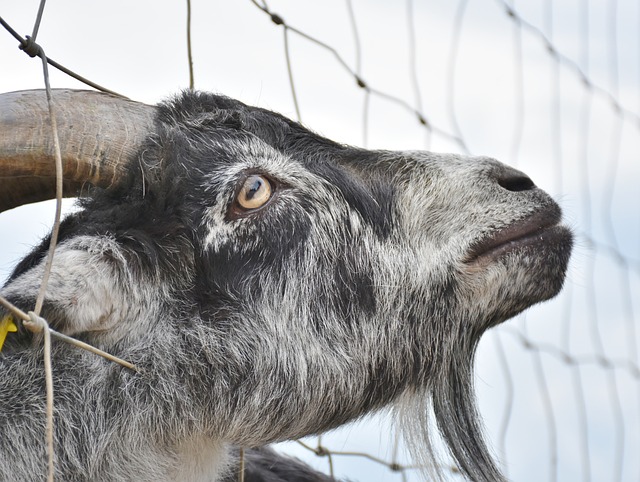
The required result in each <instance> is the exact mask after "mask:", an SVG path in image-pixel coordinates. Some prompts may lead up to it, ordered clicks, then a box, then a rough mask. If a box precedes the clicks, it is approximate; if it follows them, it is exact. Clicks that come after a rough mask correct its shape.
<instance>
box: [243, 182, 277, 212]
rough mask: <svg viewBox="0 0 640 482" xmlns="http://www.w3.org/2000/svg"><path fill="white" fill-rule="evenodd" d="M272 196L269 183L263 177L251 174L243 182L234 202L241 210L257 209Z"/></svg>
mask: <svg viewBox="0 0 640 482" xmlns="http://www.w3.org/2000/svg"><path fill="white" fill-rule="evenodd" d="M272 194H273V188H272V187H271V182H269V180H268V179H267V178H266V177H264V176H260V175H257V174H252V175H250V176H249V177H247V179H246V180H245V181H244V184H243V185H242V188H241V189H240V192H239V193H238V196H237V197H236V201H237V202H238V205H239V206H240V207H241V208H242V209H258V208H259V207H262V206H264V205H265V204H266V203H267V201H269V199H271V195H272Z"/></svg>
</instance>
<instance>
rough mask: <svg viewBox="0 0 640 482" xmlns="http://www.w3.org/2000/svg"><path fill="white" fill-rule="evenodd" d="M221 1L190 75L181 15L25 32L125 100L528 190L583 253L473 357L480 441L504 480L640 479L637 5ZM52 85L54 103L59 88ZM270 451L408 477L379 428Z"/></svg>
mask: <svg viewBox="0 0 640 482" xmlns="http://www.w3.org/2000/svg"><path fill="white" fill-rule="evenodd" d="M15 3H16V5H7V6H3V7H2V9H1V11H0V15H1V16H2V17H3V19H4V23H3V25H4V24H8V26H11V27H13V28H14V29H15V30H14V33H15V34H16V35H19V34H18V33H17V32H18V31H20V30H22V31H24V29H25V28H27V25H29V23H31V24H32V23H33V20H34V18H36V11H37V4H36V3H35V2H32V4H29V5H27V2H23V3H20V5H17V2H15ZM234 3H235V4H234V5H233V6H230V5H227V6H225V7H222V6H220V5H213V4H211V5H210V4H209V3H208V2H204V1H194V0H192V1H191V2H190V10H192V12H193V16H192V17H191V20H192V22H193V24H192V23H191V22H189V23H188V25H190V29H191V35H192V37H190V40H189V48H188V60H187V37H186V35H185V28H184V25H185V24H184V23H182V20H180V22H179V21H178V20H176V19H182V18H186V15H187V12H186V7H187V6H186V5H183V6H181V7H180V6H176V5H169V4H167V5H163V6H162V7H160V8H159V7H158V6H157V5H156V4H155V3H152V2H147V3H145V2H141V4H142V5H141V6H138V7H137V8H132V7H131V6H130V5H129V3H127V2H124V1H122V2H120V1H113V2H102V4H100V5H97V6H94V8H95V9H98V11H90V9H87V7H84V6H78V5H72V4H71V3H69V2H67V1H60V2H57V3H56V4H51V5H48V6H47V10H46V12H45V13H44V16H43V23H42V25H40V26H39V27H38V28H39V30H38V28H37V29H36V30H34V31H35V32H38V31H39V32H40V33H39V35H38V38H39V43H41V44H42V45H43V46H45V48H46V50H47V52H51V53H52V55H54V57H56V58H60V59H63V63H65V64H68V65H72V64H73V65H74V68H76V69H78V70H82V72H83V74H85V75H86V76H87V77H89V78H92V79H95V80H99V81H100V83H101V84H105V85H109V86H110V87H113V89H114V90H116V91H122V92H125V93H127V94H128V95H129V96H131V97H134V98H136V99H140V100H144V101H148V102H151V101H157V100H159V99H160V98H162V97H163V96H165V95H167V94H169V93H171V92H172V91H176V90H178V89H179V88H182V87H184V86H188V85H190V84H194V83H195V85H196V86H197V87H199V88H203V89H208V90H216V91H222V92H224V93H226V94H228V95H231V96H234V97H237V98H240V99H242V100H245V101H247V102H249V103H253V104H256V103H258V104H261V105H264V106H266V107H270V108H273V109H275V110H279V111H282V112H283V113H285V114H288V115H290V116H291V117H294V118H295V117H297V118H298V119H300V120H302V121H304V122H305V123H306V124H307V125H308V126H310V127H312V128H314V129H315V130H317V131H320V132H322V133H323V134H325V135H327V136H328V137H333V138H335V139H336V140H339V141H342V142H348V143H353V144H362V145H365V146H368V147H372V148H389V149H407V148H411V149H417V148H429V149H433V150H438V151H455V152H462V153H472V154H490V155H492V156H494V157H498V158H499V159H501V160H503V161H505V162H507V163H509V164H512V165H515V166H517V167H518V168H520V169H522V170H524V171H525V172H527V173H529V174H531V175H532V177H533V179H534V180H536V181H537V183H538V185H540V186H541V187H543V188H545V189H546V190H548V191H550V192H551V193H552V194H554V195H556V197H558V196H559V199H560V202H561V204H562V205H563V207H564V209H565V212H566V213H567V217H568V219H569V222H570V223H571V224H572V225H573V226H574V228H575V230H576V232H577V233H578V246H577V249H576V254H575V255H574V259H573V262H572V266H571V270H570V274H569V279H568V281H567V286H566V288H565V290H564V291H563V293H562V294H561V295H560V296H559V297H558V298H556V299H555V300H553V301H552V302H550V303H547V304H545V305H542V306H540V307H535V308H533V309H531V310H529V311H528V312H527V313H525V314H524V315H521V316H520V317H518V318H517V319H515V320H511V321H509V322H507V323H506V324H504V325H502V326H500V327H498V328H497V329H495V330H493V331H492V332H490V333H489V334H487V335H486V336H485V339H484V340H483V342H482V344H481V347H480V351H479V354H478V368H477V371H478V380H477V388H478V393H479V403H480V407H481V409H480V411H481V413H482V414H483V416H484V418H485V420H486V423H487V432H488V434H489V438H490V439H491V440H492V443H493V446H494V449H495V452H496V455H497V456H498V457H499V458H500V460H501V461H502V464H503V466H504V468H505V471H506V473H507V474H508V476H509V478H511V479H513V480H518V481H520V480H522V481H527V480H614V481H621V480H638V479H639V478H640V460H638V458H637V456H636V454H637V453H638V451H639V450H640V435H639V434H640V362H639V360H638V342H639V340H638V336H639V335H638V329H637V325H638V310H639V309H640V307H639V306H638V296H637V293H638V289H639V288H640V214H639V210H638V206H640V195H639V194H638V191H637V188H636V186H637V185H638V184H640V162H639V160H638V152H640V135H639V134H640V132H639V131H640V94H639V93H638V89H637V85H638V84H639V81H640V33H639V31H638V29H637V28H636V27H637V24H638V22H639V21H640V6H639V5H638V4H637V2H635V1H633V0H617V1H616V0H609V1H606V2H605V1H595V0H571V1H570V0H563V1H551V0H544V1H542V2H524V1H522V0H521V1H515V0H514V1H506V0H459V1H456V2H443V1H426V0H425V1H418V0H406V1H405V2H393V5H386V4H383V3H380V2H364V1H356V0H346V1H338V0H335V1H328V2H322V3H320V4H318V5H308V4H305V5H302V4H300V2H293V1H284V0H282V1H275V0H270V1H269V2H266V1H258V0H246V1H245V2H234ZM387 3H389V4H391V3H392V2H387ZM149 8H153V10H154V12H157V14H158V17H157V19H156V20H155V21H154V22H149V21H148V11H149V10H148V9H149ZM180 8H182V10H181V9H180ZM145 9H146V10H145ZM69 12H73V14H72V15H70V14H69ZM122 12H126V14H123V13H122ZM101 16H103V17H104V18H106V19H109V21H104V22H99V21H97V20H98V19H99V18H101ZM118 22H119V23H118ZM102 24H104V25H102ZM16 25H18V26H20V28H18V27H17V26H16ZM142 25H145V28H144V29H142V28H141V26H142ZM116 31H117V32H127V35H126V36H122V35H116V33H115V32H116ZM33 36H35V35H33ZM14 37H15V36H14ZM121 37H123V38H121ZM21 38H22V39H23V40H24V37H21ZM79 38H81V39H83V43H84V44H87V45H89V46H90V48H86V49H85V48H84V46H82V45H80V43H79V42H78V39H79ZM230 38H231V39H233V42H229V39H230ZM21 42H22V41H21ZM131 45H139V46H144V48H135V49H132V48H130V46H131ZM15 47H16V44H15V40H14V38H12V37H11V36H10V35H9V34H7V35H0V54H1V55H0V62H2V64H3V65H2V67H1V68H0V72H1V73H0V91H8V90H17V89H21V88H32V87H39V84H41V83H42V78H41V74H39V73H37V72H31V71H29V69H30V67H27V66H26V64H27V63H29V59H28V58H27V57H26V56H25V55H24V54H20V53H19V52H18V51H17V49H16V48H15ZM126 59H128V60H126ZM96 60H100V61H99V62H96ZM50 64H51V65H54V66H55V65H56V64H53V63H51V62H50ZM57 65H59V64H57ZM178 67H180V68H178ZM67 73H68V70H67ZM54 75H55V74H52V76H53V78H54V86H68V85H69V82H70V80H68V78H66V77H64V76H61V75H58V76H54ZM190 78H191V79H192V80H190V81H189V79H190ZM91 85H92V86H93V87H98V88H99V86H97V84H94V83H92V84H91ZM72 86H74V85H72ZM22 209H30V208H22ZM50 209H51V208H50V206H45V207H42V208H40V211H38V212H42V213H46V214H42V216H43V217H45V218H46V217H47V216H49V217H50ZM23 212H24V211H23ZM29 212H31V211H29ZM24 217H25V216H24V215H23V214H18V215H15V214H14V213H5V214H3V216H2V217H0V223H1V224H0V225H2V226H4V227H5V230H6V231H7V232H11V233H12V234H13V233H19V232H20V231H21V230H25V231H29V230H30V229H31V230H33V225H34V221H33V220H31V221H30V223H29V224H31V226H28V225H26V223H24V221H23V220H22V219H19V218H24ZM28 217H29V218H30V219H31V216H28ZM47 222H48V221H47ZM35 229H39V227H38V226H37V227H36V228H35ZM39 234H42V233H41V232H40V233H39ZM11 237H13V235H12V236H11ZM7 238H9V237H7ZM26 239H31V240H33V239H34V236H33V234H24V235H23V237H21V238H16V239H4V240H2V241H0V243H2V249H1V250H0V251H2V256H3V259H2V260H1V261H0V263H1V266H0V268H2V269H4V270H5V272H7V271H8V270H9V269H10V264H11V263H12V262H13V261H15V259H16V258H17V257H18V253H19V252H20V251H24V249H25V246H22V243H25V244H27V243H28V241H25V240H26ZM29 242H31V244H33V241H29ZM11 243H13V244H11ZM282 448H283V449H284V450H287V451H290V452H291V453H293V454H295V455H297V456H300V457H304V458H305V459H306V460H308V461H309V463H311V464H312V465H314V466H316V467H318V468H320V469H321V470H324V471H326V472H327V473H330V474H331V475H335V476H336V477H338V478H349V479H350V480H398V479H400V480H403V481H406V480H418V478H419V471H417V470H415V467H414V466H412V465H411V463H410V461H408V460H407V458H406V457H407V456H406V454H405V451H404V448H403V446H402V443H401V438H399V437H398V436H397V435H396V434H395V432H394V429H393V426H392V424H391V423H390V422H389V420H388V417H387V416H386V415H384V414H383V415H378V416H376V417H373V418H371V419H368V420H366V421H362V422H359V423H357V424H354V425H350V426H348V427H346V428H344V429H341V430H339V431H337V432H332V433H330V434H325V435H324V436H323V437H322V438H321V439H308V440H307V439H305V440H303V441H299V442H292V443H289V444H285V445H283V446H282ZM379 467H386V469H385V470H380V469H379ZM450 474H451V476H452V477H453V478H455V477H456V471H455V469H454V468H453V467H451V470H450Z"/></svg>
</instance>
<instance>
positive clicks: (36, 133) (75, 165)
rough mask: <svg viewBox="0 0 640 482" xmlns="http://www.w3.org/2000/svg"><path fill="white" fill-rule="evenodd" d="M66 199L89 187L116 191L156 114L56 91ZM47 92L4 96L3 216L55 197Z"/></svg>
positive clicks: (109, 98) (106, 97)
mask: <svg viewBox="0 0 640 482" xmlns="http://www.w3.org/2000/svg"><path fill="white" fill-rule="evenodd" d="M52 100H53V105H54V109H55V115H56V120H57V124H58V137H59V139H60V150H61V153H62V162H63V178H64V189H63V191H64V196H65V197H70V196H76V195H78V193H79V191H80V189H81V188H82V187H83V186H84V185H86V184H91V185H94V186H98V187H102V188H105V189H110V188H114V187H117V186H118V185H119V183H120V180H121V179H122V178H123V174H124V173H125V172H126V170H127V169H128V164H129V162H130V161H131V160H132V159H133V158H134V156H135V153H136V152H137V151H138V149H139V148H140V146H141V145H142V143H143V142H144V140H145V139H146V138H147V137H148V136H149V134H150V133H151V132H152V131H153V125H154V119H155V115H156V108H155V107H153V106H150V105H146V104H142V103H140V102H135V101H132V100H128V99H124V98H122V97H117V96H114V95H112V94H105V93H102V92H94V91H83V90H67V89H54V90H53V91H52ZM53 152H54V151H53V135H52V132H51V125H50V122H49V108H48V105H47V99H46V93H45V91H44V90H25V91H18V92H9V93H5V94H0V212H2V211H5V210H7V209H11V208H13V207H16V206H20V205H22V204H27V203H30V202H37V201H43V200H45V199H51V198H53V197H55V162H54V154H53Z"/></svg>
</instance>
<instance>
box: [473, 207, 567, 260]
mask: <svg viewBox="0 0 640 482" xmlns="http://www.w3.org/2000/svg"><path fill="white" fill-rule="evenodd" d="M560 218H561V214H560V210H559V209H553V208H551V209H546V210H544V211H539V212H537V213H535V214H533V215H532V216H529V217H527V218H525V219H522V220H519V221H516V222H515V223H513V224H510V225H509V226H507V227H505V228H504V229H501V230H499V231H498V232H496V233H495V234H493V235H492V236H489V237H487V238H484V239H482V240H480V241H479V242H477V243H475V244H473V245H472V246H471V248H470V249H469V252H468V253H467V255H466V256H465V258H464V262H465V263H466V264H485V263H490V262H492V261H495V260H497V259H498V258H500V257H502V256H504V255H506V254H508V253H511V252H514V251H520V250H527V248H529V249H535V248H536V247H537V248H539V247H540V246H546V245H555V244H557V243H559V242H561V241H562V240H564V239H566V238H567V236H570V233H569V230H568V229H567V228H566V227H564V226H562V225H560Z"/></svg>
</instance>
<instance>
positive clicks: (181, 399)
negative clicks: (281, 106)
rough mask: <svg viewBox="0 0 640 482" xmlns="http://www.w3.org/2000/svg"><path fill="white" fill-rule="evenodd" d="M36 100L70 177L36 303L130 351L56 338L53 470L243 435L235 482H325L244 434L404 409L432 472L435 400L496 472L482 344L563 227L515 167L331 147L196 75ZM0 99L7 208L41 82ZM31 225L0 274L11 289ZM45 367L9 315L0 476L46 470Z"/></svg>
mask: <svg viewBox="0 0 640 482" xmlns="http://www.w3.org/2000/svg"><path fill="white" fill-rule="evenodd" d="M53 98H54V104H55V106H56V111H57V113H58V126H59V127H58V130H59V132H60V136H61V145H62V151H63V158H64V162H65V169H64V177H65V195H66V196H77V195H78V194H81V196H80V198H79V200H78V203H79V206H80V209H79V210H78V211H77V212H75V213H73V214H71V215H69V216H68V217H66V219H65V220H64V221H63V223H62V225H61V228H60V241H59V246H58V249H57V251H56V256H55V258H54V263H53V267H52V273H51V277H50V281H49V284H48V288H47V292H46V299H45V303H44V307H43V312H42V313H43V317H45V318H46V319H47V320H48V322H49V324H50V326H51V327H52V328H54V329H56V330H58V331H60V332H62V333H65V334H67V335H73V336H75V337H78V338H80V339H82V340H84V341H86V342H89V343H91V344H93V345H95V346H97V347H100V348H102V349H105V350H107V351H109V352H111V353H113V354H114V355H118V356H120V357H122V358H124V359H126V360H129V361H131V362H133V363H135V365H136V366H137V367H138V368H139V371H137V372H133V371H130V370H127V369H126V368H122V367H121V366H119V365H116V364H113V363H110V362H108V361H105V360H103V359H100V358H97V357H95V356H94V355H92V354H90V353H87V352H84V351H81V350H77V349H74V348H73V347H70V346H67V345H65V344H58V343H54V344H53V349H52V359H53V367H54V371H53V379H54V386H55V394H56V398H55V447H56V451H55V462H56V473H57V475H58V476H59V477H60V479H61V480H65V481H67V480H68V481H79V480H110V481H124V480H137V481H146V480H149V481H151V480H153V481H159V480H212V481H218V480H232V479H233V475H232V474H233V473H234V470H235V469H234V465H235V464H236V463H237V462H235V461H236V459H237V456H236V447H247V448H250V447H254V448H256V449H255V450H253V451H249V452H248V458H247V460H248V465H247V470H248V472H247V473H248V474H249V475H248V479H247V480H308V481H311V480H318V481H319V480H328V479H327V478H326V477H325V476H322V475H319V474H313V473H312V471H309V470H308V469H306V468H304V466H303V465H302V464H299V463H297V462H294V461H290V460H285V459H284V458H281V457H280V456H278V455H275V454H274V453H273V452H272V451H270V450H268V449H264V448H263V449H260V448H259V447H263V446H265V445H267V444H270V443H272V442H276V441H282V440H287V439H295V438H298V437H303V436H306V435H310V434H317V433H320V432H324V431H326V430H330V429H333V428H335V427H338V426H340V425H342V424H344V423H346V422H349V421H352V420H354V419H357V418H358V417H361V416H363V415H364V414H367V413H370V412H373V411H375V410H378V409H382V408H383V407H401V408H403V409H405V413H406V414H408V415H407V416H406V417H407V418H406V421H407V423H406V425H407V426H408V427H409V432H412V433H414V435H415V436H416V437H417V439H416V440H417V443H416V444H415V445H416V446H417V447H418V449H419V450H418V451H422V457H423V458H424V459H426V460H427V462H428V463H431V464H432V470H433V474H432V475H433V476H434V477H436V478H440V477H443V476H444V474H442V473H441V472H438V469H437V467H436V464H435V462H434V461H429V459H431V457H432V454H431V450H430V447H431V446H430V441H429V440H430V439H429V432H430V430H427V427H426V422H425V421H426V420H427V416H426V414H427V413H428V412H429V409H430V407H431V408H432V410H433V413H434V415H435V420H436V424H437V428H438V430H439V432H440V434H441V436H442V438H443V440H444V442H445V443H446V445H447V447H448V449H449V450H450V452H451V455H452V456H453V458H454V459H455V461H456V463H457V464H458V465H459V468H460V470H461V471H462V472H463V473H464V474H465V476H467V477H468V478H470V479H472V480H475V481H496V480H503V477H502V475H501V473H500V470H499V468H498V466H497V464H496V463H495V462H494V461H493V460H492V457H491V456H490V453H489V450H488V449H487V446H486V444H485V442H484V441H483V437H482V434H481V428H480V427H481V423H480V421H479V417H478V415H477V413H476V409H475V404H474V397H473V383H472V365H473V358H474V352H475V348H476V346H477V343H478V340H479V338H480V336H481V335H482V334H483V333H484V332H485V331H486V330H487V329H489V328H491V327H493V326H495V325H497V324H499V323H501V322H503V321H505V320H506V319H508V318H510V317H513V316H514V315H516V314H517V313H519V312H521V311H522V310H524V309H526V308H527V307H529V306H531V305H533V304H535V303H538V302H541V301H543V300H547V299H549V298H551V297H553V296H555V295H556V294H557V293H558V292H559V290H560V289H561V287H562V284H563V280H564V276H565V271H566V268H567V264H568V260H569V256H570V252H571V248H572V235H571V232H570V231H569V230H568V229H567V228H566V227H564V226H563V225H562V224H561V212H560V208H559V207H558V206H557V204H556V203H555V202H554V201H553V200H552V199H551V198H550V197H549V196H548V195H547V194H545V193H544V192H543V191H542V190H541V189H539V188H537V187H536V186H535V184H534V183H533V182H532V181H531V180H530V179H529V178H528V177H527V176H526V175H524V174H523V173H521V172H519V171H516V170H514V169H512V168H510V167H507V166H506V165H503V164H501V163H499V162H497V161H495V160H493V159H489V158H468V157H464V156H459V155H452V154H435V153H431V152H418V151H411V152H391V151H371V150H365V149H361V148H355V147H349V146H345V145H340V144H337V143H335V142H332V141H330V140H328V139H325V138H323V137H321V136H319V135H317V134H315V133H313V132H310V131H309V130H307V129H306V128H304V127H303V126H301V125H300V124H298V123H296V122H293V121H291V120H289V119H287V118H285V117H283V116H281V115H279V114H276V113H273V112H270V111H267V110H264V109H260V108H256V107H250V106H247V105H244V104H242V103H240V102H239V101H236V100H232V99H229V98H226V97H223V96H219V95H213V94H209V93H203V92H185V93H183V94H181V95H178V96H177V97H176V98H174V99H171V100H169V101H167V102H164V103H162V104H160V105H159V106H156V107H152V106H147V105H143V104H139V103H135V102H132V101H128V100H124V99H121V98H117V97H114V96H110V95H108V94H100V93H94V92H82V91H66V90H55V91H54V95H53ZM0 116H1V117H2V119H0V124H1V125H2V128H1V129H0V136H1V137H0V166H2V168H1V169H2V176H3V177H2V183H3V187H2V189H0V196H1V197H0V211H1V210H6V209H9V208H11V207H14V206H17V205H19V204H24V203H26V202H32V201H36V200H40V199H44V198H49V197H51V196H52V195H53V184H54V183H53V182H52V181H51V178H52V176H53V173H52V169H53V168H52V167H50V161H49V160H50V159H51V154H50V152H51V147H50V146H51V142H52V141H51V138H50V137H49V136H48V135H46V134H44V133H45V132H49V130H50V129H49V126H48V114H46V109H45V101H44V95H43V94H42V92H38V91H25V92H17V93H10V94H3V95H2V96H0ZM47 243H48V239H45V240H44V241H43V243H42V244H41V245H40V246H39V247H36V248H35V249H34V250H33V251H32V252H31V253H30V254H29V255H28V256H27V257H25V258H24V259H23V260H22V261H21V262H20V263H19V264H18V265H17V267H16V268H15V270H14V272H13V274H12V275H11V276H10V278H9V280H8V281H7V283H6V285H5V286H4V287H3V288H2V290H1V294H2V295H3V296H4V297H6V298H7V299H8V300H9V301H10V302H12V303H14V304H15V305H17V306H19V307H22V308H23V309H25V310H27V309H30V307H32V306H33V303H34V300H35V297H36V293H37V290H38V287H39V283H40V279H41V276H42V273H43V258H44V257H45V253H46V249H47V245H48V244H47ZM4 314H6V311H0V316H4ZM42 364H43V362H42V348H41V343H40V339H39V338H38V336H34V335H32V334H31V333H30V332H28V331H26V330H25V329H24V327H22V326H21V327H19V330H18V332H17V333H15V334H9V336H8V338H7V342H6V344H5V347H4V349H3V351H2V353H1V354H0V458H1V459H2V461H3V463H2V464H0V479H1V480H12V481H18V480H36V479H38V478H39V477H43V476H44V474H45V471H46V467H45V465H46V464H45V463H43V460H44V457H45V445H44V441H43V433H44V430H45V429H44V424H45V420H44V419H45V417H44V402H43V400H44V377H43V374H42V373H43V370H42ZM265 461H268V462H269V461H270V462H269V463H265ZM279 464H280V465H279ZM270 467H272V468H270ZM273 467H275V468H273ZM287 474H288V475H287Z"/></svg>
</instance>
